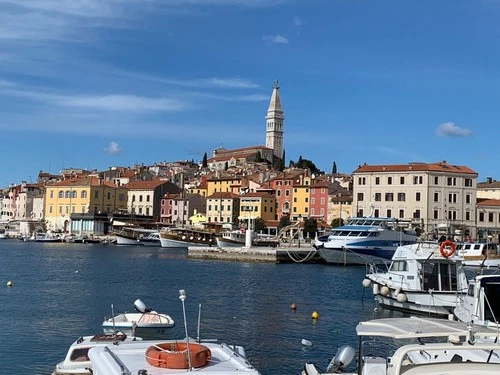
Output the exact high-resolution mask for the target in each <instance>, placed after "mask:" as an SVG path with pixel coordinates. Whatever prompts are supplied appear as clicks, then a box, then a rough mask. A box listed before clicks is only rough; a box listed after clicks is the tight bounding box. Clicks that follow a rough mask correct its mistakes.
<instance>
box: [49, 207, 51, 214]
mask: <svg viewBox="0 0 500 375" xmlns="http://www.w3.org/2000/svg"><path fill="white" fill-rule="evenodd" d="M51 213H52V206H49V214H51Z"/></svg>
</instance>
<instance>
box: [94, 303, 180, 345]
mask: <svg viewBox="0 0 500 375" xmlns="http://www.w3.org/2000/svg"><path fill="white" fill-rule="evenodd" d="M134 307H135V309H136V310H137V312H132V313H127V312H125V313H122V314H119V315H116V316H114V312H113V311H112V314H113V316H112V317H111V318H107V319H105V320H104V322H103V323H102V328H103V330H104V333H113V332H114V331H116V330H119V331H121V332H124V333H126V334H129V335H132V336H139V337H142V338H144V339H155V338H156V339H159V338H166V337H168V336H169V335H170V332H169V328H172V327H173V326H174V325H175V323H174V320H173V319H172V318H171V317H170V316H169V315H166V314H160V313H158V312H156V311H154V310H153V309H151V308H150V307H146V305H145V304H144V303H143V302H142V301H141V300H140V299H137V300H136V301H135V302H134ZM112 310H113V309H112Z"/></svg>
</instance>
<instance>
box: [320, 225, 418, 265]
mask: <svg viewBox="0 0 500 375" xmlns="http://www.w3.org/2000/svg"><path fill="white" fill-rule="evenodd" d="M416 242H417V233H416V232H415V231H414V230H413V229H411V228H410V227H409V223H408V222H407V221H404V220H400V219H394V218H380V217H355V218H351V219H349V220H348V221H347V223H346V224H345V225H342V226H340V227H337V228H334V229H333V231H332V232H331V233H330V234H329V235H324V236H320V237H317V238H316V239H315V241H314V247H315V248H316V249H317V251H318V253H319V255H320V256H321V257H322V258H323V259H324V260H325V262H326V263H330V264H344V265H345V264H353V265H366V264H367V263H369V262H371V261H373V260H375V259H382V260H390V259H391V258H392V256H393V255H394V253H395V251H396V249H397V247H398V246H401V245H409V244H414V243H416Z"/></svg>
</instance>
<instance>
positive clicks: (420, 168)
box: [353, 161, 477, 175]
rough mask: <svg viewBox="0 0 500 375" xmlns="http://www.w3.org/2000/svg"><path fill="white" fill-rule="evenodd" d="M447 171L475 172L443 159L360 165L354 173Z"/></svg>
mask: <svg viewBox="0 0 500 375" xmlns="http://www.w3.org/2000/svg"><path fill="white" fill-rule="evenodd" d="M408 171H415V172H446V173H467V174H475V175H477V172H474V171H473V170H472V169H470V168H468V167H465V166H462V165H451V164H448V163H446V161H442V162H439V163H430V164H428V163H410V164H392V165H391V164H389V165H367V164H364V165H360V166H359V167H358V168H357V169H356V170H355V171H354V172H353V173H370V172H408Z"/></svg>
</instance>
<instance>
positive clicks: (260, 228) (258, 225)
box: [253, 217, 267, 232]
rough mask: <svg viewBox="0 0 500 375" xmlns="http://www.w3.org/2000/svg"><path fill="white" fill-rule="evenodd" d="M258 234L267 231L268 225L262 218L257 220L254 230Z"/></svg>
mask: <svg viewBox="0 0 500 375" xmlns="http://www.w3.org/2000/svg"><path fill="white" fill-rule="evenodd" d="M253 229H254V230H255V231H256V232H261V231H264V230H266V229H267V225H266V222H265V221H264V219H263V218H261V217H258V218H256V219H255V221H254V228H253Z"/></svg>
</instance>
